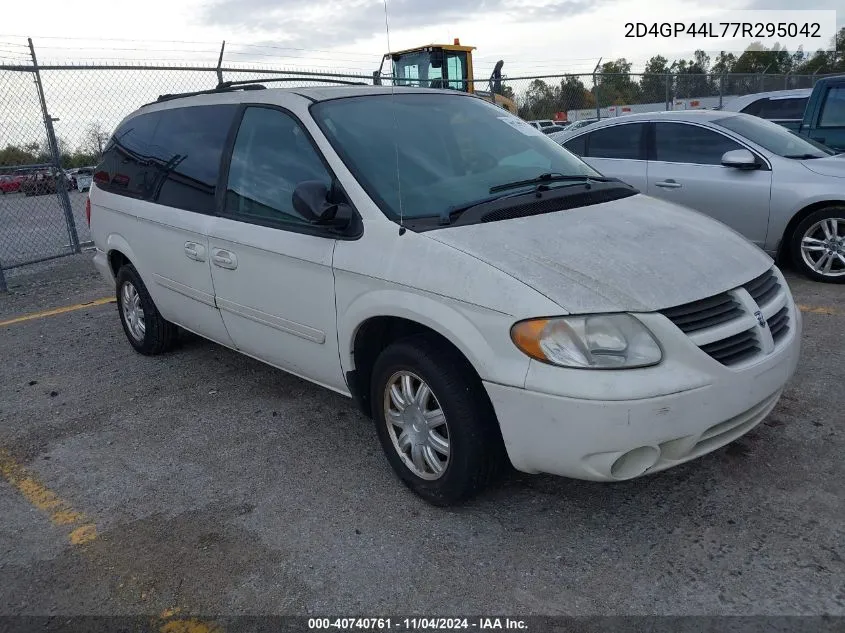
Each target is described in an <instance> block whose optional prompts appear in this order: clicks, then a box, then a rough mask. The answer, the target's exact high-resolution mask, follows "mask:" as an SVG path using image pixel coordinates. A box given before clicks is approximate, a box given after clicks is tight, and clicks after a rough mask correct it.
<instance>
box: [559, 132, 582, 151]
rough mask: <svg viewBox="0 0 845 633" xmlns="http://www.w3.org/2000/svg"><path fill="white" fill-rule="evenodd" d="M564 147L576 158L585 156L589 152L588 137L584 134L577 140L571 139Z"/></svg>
mask: <svg viewBox="0 0 845 633" xmlns="http://www.w3.org/2000/svg"><path fill="white" fill-rule="evenodd" d="M563 146H564V147H565V148H566V149H568V150H569V151H570V152H572V153H573V154H575V155H576V156H583V155H584V154H585V153H586V150H587V135H586V134H582V135H581V136H579V137H577V138H573V139H569V140H568V141H566V143H564V144H563Z"/></svg>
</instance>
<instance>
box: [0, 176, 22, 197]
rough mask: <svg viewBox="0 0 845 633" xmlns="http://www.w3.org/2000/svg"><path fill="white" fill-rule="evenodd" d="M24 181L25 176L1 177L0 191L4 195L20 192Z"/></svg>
mask: <svg viewBox="0 0 845 633" xmlns="http://www.w3.org/2000/svg"><path fill="white" fill-rule="evenodd" d="M23 179H24V177H23V176H9V175H3V176H0V191H2V192H3V194H4V195H5V194H7V193H15V192H17V191H20V190H21V183H22V182H23Z"/></svg>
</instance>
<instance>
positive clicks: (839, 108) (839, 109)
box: [819, 86, 845, 127]
mask: <svg viewBox="0 0 845 633" xmlns="http://www.w3.org/2000/svg"><path fill="white" fill-rule="evenodd" d="M819 127H845V86H834V87H833V88H828V91H827V94H826V95H825V100H824V104H823V105H822V112H821V116H820V117H819Z"/></svg>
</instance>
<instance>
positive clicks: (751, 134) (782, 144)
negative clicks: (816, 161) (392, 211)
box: [713, 115, 835, 159]
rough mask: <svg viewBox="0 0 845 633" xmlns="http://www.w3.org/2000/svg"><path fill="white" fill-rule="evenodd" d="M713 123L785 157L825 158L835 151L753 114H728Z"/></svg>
mask: <svg viewBox="0 0 845 633" xmlns="http://www.w3.org/2000/svg"><path fill="white" fill-rule="evenodd" d="M713 123H715V124H716V125H719V126H721V127H723V128H726V129H728V130H731V131H732V132H736V133H737V134H739V135H740V136H744V137H745V138H747V139H748V140H749V141H751V142H752V143H756V144H757V145H759V146H760V147H762V148H764V149H767V150H769V151H770V152H772V153H773V154H777V155H778V156H783V157H784V158H799V159H806V158H823V157H825V156H830V155H832V154H834V153H835V152H834V151H833V150H832V149H830V148H828V147H826V146H825V145H822V144H821V143H816V142H815V141H812V140H810V139H807V138H804V137H802V136H798V135H797V134H793V133H792V132H790V131H789V130H787V129H786V128H785V127H783V126H780V125H778V124H777V123H772V122H771V121H766V120H765V119H760V118H758V117H755V116H752V115H738V116H736V115H735V116H728V117H725V118H723V119H716V120H715V121H713Z"/></svg>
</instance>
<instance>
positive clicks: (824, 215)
mask: <svg viewBox="0 0 845 633" xmlns="http://www.w3.org/2000/svg"><path fill="white" fill-rule="evenodd" d="M790 250H791V252H792V261H793V263H794V264H795V267H796V268H797V269H798V270H799V271H800V272H801V273H802V274H803V275H805V276H806V277H809V278H810V279H813V280H815V281H822V282H826V283H833V284H841V283H845V206H832V207H826V208H824V209H819V210H818V211H814V212H813V213H811V214H810V215H808V216H807V217H806V218H804V219H803V220H802V221H801V222H800V223H799V224H798V226H797V227H795V232H794V233H793V234H792V239H791V243H790Z"/></svg>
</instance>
